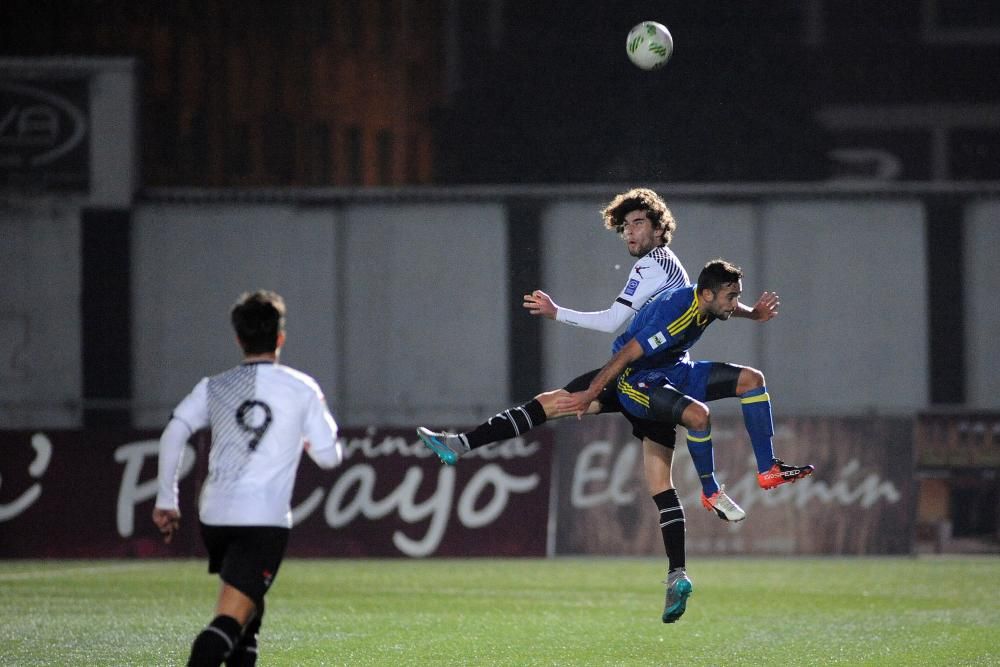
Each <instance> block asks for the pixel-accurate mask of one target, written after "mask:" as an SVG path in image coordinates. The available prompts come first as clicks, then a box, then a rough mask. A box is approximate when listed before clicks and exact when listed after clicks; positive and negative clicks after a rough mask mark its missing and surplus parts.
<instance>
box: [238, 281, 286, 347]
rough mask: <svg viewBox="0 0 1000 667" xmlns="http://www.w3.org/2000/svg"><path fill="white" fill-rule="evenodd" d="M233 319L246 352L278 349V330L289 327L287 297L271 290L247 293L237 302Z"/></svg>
mask: <svg viewBox="0 0 1000 667" xmlns="http://www.w3.org/2000/svg"><path fill="white" fill-rule="evenodd" d="M230 319H231V320H232V323H233V329H235V330H236V337H237V338H239V339H240V345H241V346H242V347H243V352H244V353H245V354H265V353H268V352H274V351H275V350H277V349H278V333H280V332H282V331H284V330H285V300H284V299H282V298H281V295H280V294H277V293H276V292H271V291H270V290H257V291H256V292H244V293H243V294H241V295H240V298H239V299H237V300H236V303H235V304H233V309H232V311H230Z"/></svg>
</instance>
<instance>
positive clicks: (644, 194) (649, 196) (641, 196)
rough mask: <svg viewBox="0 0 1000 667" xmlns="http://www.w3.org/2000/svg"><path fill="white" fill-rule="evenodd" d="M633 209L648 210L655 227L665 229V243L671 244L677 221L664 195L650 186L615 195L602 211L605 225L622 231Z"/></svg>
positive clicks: (619, 231)
mask: <svg viewBox="0 0 1000 667" xmlns="http://www.w3.org/2000/svg"><path fill="white" fill-rule="evenodd" d="M632 211H646V212H647V213H648V214H649V219H650V220H651V221H652V222H653V229H663V245H670V241H671V239H672V238H673V236H674V230H675V229H677V221H676V220H674V214H673V213H671V212H670V209H669V208H667V203H666V202H665V201H663V197H661V196H660V195H658V194H656V192H655V191H653V190H650V189H649V188H632V189H631V190H629V191H628V192H623V193H621V194H619V195H617V196H615V198H614V199H612V200H611V202H610V203H608V205H607V206H605V207H604V209H603V210H602V211H601V216H602V217H603V218H604V226H605V227H606V228H608V229H613V230H614V231H616V232H618V233H621V231H622V225H624V222H625V216H626V215H627V214H628V213H631V212H632Z"/></svg>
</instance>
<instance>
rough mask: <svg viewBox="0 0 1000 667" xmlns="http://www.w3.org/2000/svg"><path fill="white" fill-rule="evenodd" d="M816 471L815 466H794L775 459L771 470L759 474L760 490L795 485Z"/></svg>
mask: <svg viewBox="0 0 1000 667" xmlns="http://www.w3.org/2000/svg"><path fill="white" fill-rule="evenodd" d="M814 470H816V468H815V466H792V465H788V464H787V463H785V462H784V461H782V460H781V459H774V463H773V464H772V465H771V469H770V470H768V471H767V472H761V473H757V483H758V484H759V485H760V488H762V489H764V490H765V491H769V490H771V489H773V488H775V487H778V486H781V485H782V484H789V483H795V482H797V481H799V480H800V479H802V478H803V477H808V476H809V475H811V474H813V471H814Z"/></svg>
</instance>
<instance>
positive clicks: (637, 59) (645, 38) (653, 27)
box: [625, 21, 674, 70]
mask: <svg viewBox="0 0 1000 667" xmlns="http://www.w3.org/2000/svg"><path fill="white" fill-rule="evenodd" d="M625 49H626V53H628V59H629V60H631V61H632V62H633V63H634V64H635V66H636V67H638V68H640V69H644V70H653V69H659V68H660V67H663V66H664V65H666V64H667V61H668V60H670V54H671V53H673V52H674V38H673V37H671V36H670V31H669V30H667V26H665V25H663V24H662V23H657V22H655V21H643V22H642V23H640V24H639V25H637V26H635V27H634V28H632V29H631V30H629V31H628V39H627V40H626V41H625Z"/></svg>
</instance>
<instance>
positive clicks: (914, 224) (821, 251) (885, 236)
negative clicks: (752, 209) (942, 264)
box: [762, 200, 929, 414]
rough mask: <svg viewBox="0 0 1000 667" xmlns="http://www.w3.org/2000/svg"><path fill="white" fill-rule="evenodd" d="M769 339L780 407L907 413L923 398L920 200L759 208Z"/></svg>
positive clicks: (785, 410)
mask: <svg viewBox="0 0 1000 667" xmlns="http://www.w3.org/2000/svg"><path fill="white" fill-rule="evenodd" d="M764 215H765V220H766V223H765V224H766V227H765V229H766V233H765V236H764V241H765V243H764V246H763V254H764V258H765V260H764V266H765V274H766V283H767V284H768V285H769V286H771V287H772V288H774V289H776V290H777V291H778V292H779V293H780V294H781V296H782V303H781V316H780V319H779V320H776V321H775V322H773V323H771V324H772V325H773V326H771V328H770V329H769V331H768V336H767V337H766V338H765V365H764V367H763V368H762V370H764V371H765V374H766V376H767V378H768V388H769V392H770V394H771V397H772V400H773V401H774V405H775V410H776V412H780V413H782V414H789V413H814V414H830V413H859V412H868V411H871V412H877V413H882V414H894V413H909V412H911V411H914V410H919V409H922V408H924V407H925V406H926V405H927V401H928V377H929V365H928V359H927V354H928V322H927V319H928V311H927V308H928V306H927V290H926V282H927V268H926V264H927V262H926V242H925V234H924V212H923V208H922V206H921V204H920V203H919V202H916V201H912V202H910V201H891V200H890V201H881V202H864V201H843V202H787V203H780V202H779V203H774V204H771V205H768V206H767V207H766V209H765V212H764Z"/></svg>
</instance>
